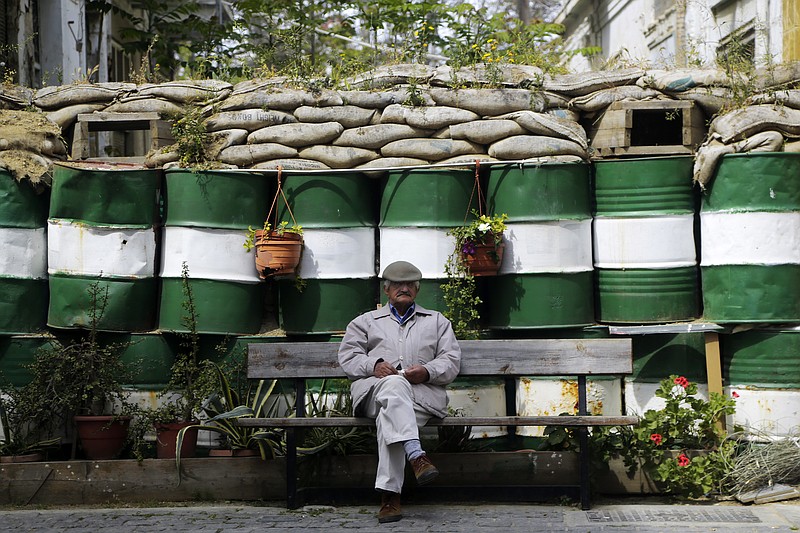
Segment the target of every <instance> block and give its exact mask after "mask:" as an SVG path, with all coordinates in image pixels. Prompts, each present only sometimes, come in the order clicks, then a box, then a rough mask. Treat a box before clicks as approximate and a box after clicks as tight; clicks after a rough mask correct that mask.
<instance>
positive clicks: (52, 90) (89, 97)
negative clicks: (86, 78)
mask: <svg viewBox="0 0 800 533" xmlns="http://www.w3.org/2000/svg"><path fill="white" fill-rule="evenodd" d="M135 88H136V85H134V84H132V83H73V84H71V85H53V86H50V87H43V88H41V89H39V90H38V91H36V94H34V97H33V105H35V106H36V107H40V108H42V109H61V108H62V107H67V106H71V105H77V104H89V103H110V102H111V101H112V100H114V99H115V98H116V97H117V95H119V94H122V93H123V92H125V91H130V90H132V89H135Z"/></svg>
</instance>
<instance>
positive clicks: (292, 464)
mask: <svg viewBox="0 0 800 533" xmlns="http://www.w3.org/2000/svg"><path fill="white" fill-rule="evenodd" d="M297 506H298V505H297V436H296V435H295V430H294V428H289V429H287V430H286V508H287V509H297Z"/></svg>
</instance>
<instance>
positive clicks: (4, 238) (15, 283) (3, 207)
mask: <svg viewBox="0 0 800 533" xmlns="http://www.w3.org/2000/svg"><path fill="white" fill-rule="evenodd" d="M49 200H50V191H49V189H44V190H42V191H35V190H34V188H33V187H32V186H31V185H30V184H29V183H28V182H25V183H18V182H17V181H16V180H15V179H14V178H13V177H12V176H11V174H9V173H8V172H6V171H0V250H2V252H0V333H2V334H14V333H33V332H36V331H39V330H42V329H44V327H45V324H46V322H47V301H48V290H47V209H48V204H49Z"/></svg>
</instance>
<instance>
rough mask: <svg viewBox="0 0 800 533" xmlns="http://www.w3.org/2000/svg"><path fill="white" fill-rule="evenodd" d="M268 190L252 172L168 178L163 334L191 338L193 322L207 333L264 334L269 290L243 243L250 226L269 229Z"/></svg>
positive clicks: (180, 172)
mask: <svg viewBox="0 0 800 533" xmlns="http://www.w3.org/2000/svg"><path fill="white" fill-rule="evenodd" d="M271 183H272V182H271V181H270V179H269V178H268V177H267V176H265V175H264V174H263V173H258V172H253V171H236V170H223V171H197V172H193V171H191V170H184V169H175V170H168V171H167V172H166V173H165V191H164V192H165V200H164V205H165V220H164V228H163V233H162V262H161V271H160V276H161V303H160V307H159V309H160V313H159V321H158V324H159V328H160V329H162V330H164V331H175V332H186V331H189V330H190V329H191V328H190V325H191V322H192V321H193V322H194V323H195V329H196V331H197V332H198V333H204V334H221V335H224V334H228V333H230V334H248V333H257V332H258V331H259V329H260V327H261V323H262V318H263V315H264V299H265V290H264V283H261V282H260V280H259V278H258V272H257V271H256V267H255V257H254V254H255V252H254V251H250V252H248V251H247V250H246V249H245V247H244V243H245V240H246V239H247V232H248V227H253V228H255V229H259V228H261V227H262V225H263V224H264V220H265V219H266V217H267V213H268V212H269V202H270V201H271V199H272V196H271V194H270V190H271ZM190 302H191V306H190V305H189V304H190ZM188 307H192V308H193V310H194V312H193V313H190V312H189V311H188ZM192 315H194V320H192V319H191V316H192Z"/></svg>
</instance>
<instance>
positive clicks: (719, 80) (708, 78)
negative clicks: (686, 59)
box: [636, 68, 747, 93]
mask: <svg viewBox="0 0 800 533" xmlns="http://www.w3.org/2000/svg"><path fill="white" fill-rule="evenodd" d="M735 82H743V83H746V82H747V78H746V77H744V76H742V77H741V78H739V76H738V75H737V79H736V80H735V81H734V80H731V78H730V76H728V73H727V72H725V71H724V70H721V69H712V68H679V69H671V70H648V71H647V72H646V73H645V74H644V75H643V76H642V77H641V78H639V81H637V82H636V84H637V85H638V86H639V87H643V88H650V89H656V90H658V91H662V92H666V93H680V92H683V91H687V90H689V89H694V88H695V87H731V85H732V84H733V83H735Z"/></svg>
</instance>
